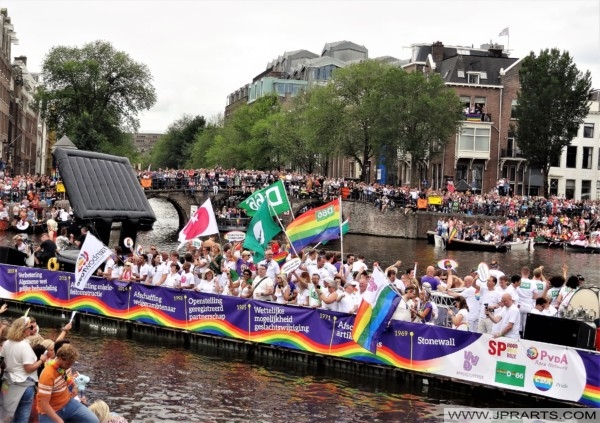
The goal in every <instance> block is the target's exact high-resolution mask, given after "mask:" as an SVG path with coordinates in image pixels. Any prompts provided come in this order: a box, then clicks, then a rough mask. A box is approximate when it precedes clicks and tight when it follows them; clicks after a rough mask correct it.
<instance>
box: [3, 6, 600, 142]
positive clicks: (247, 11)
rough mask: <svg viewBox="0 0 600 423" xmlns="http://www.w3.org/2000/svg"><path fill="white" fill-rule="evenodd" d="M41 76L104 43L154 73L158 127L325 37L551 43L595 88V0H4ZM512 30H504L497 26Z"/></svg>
mask: <svg viewBox="0 0 600 423" xmlns="http://www.w3.org/2000/svg"><path fill="white" fill-rule="evenodd" d="M0 7H2V8H7V9H8V15H9V16H10V17H11V19H12V24H13V25H14V30H15V31H16V32H17V36H18V39H19V45H14V46H13V52H12V53H13V54H12V55H13V57H14V56H20V55H24V56H27V68H28V70H29V71H30V72H39V71H40V70H41V64H42V62H43V60H44V57H45V55H46V54H47V53H48V52H49V50H50V49H51V48H52V47H53V46H58V45H68V46H82V45H83V44H85V43H88V42H92V41H95V40H106V41H109V42H111V43H112V44H113V46H114V47H115V48H116V49H117V50H121V51H124V52H126V53H128V54H129V56H130V57H131V58H132V59H133V60H136V61H138V62H142V63H144V64H146V65H147V66H148V67H149V69H150V72H151V74H152V76H153V84H154V87H155V88H156V93H157V102H156V105H155V106H154V107H153V108H152V109H151V110H149V111H146V112H144V113H142V114H140V115H139V119H140V132H165V131H166V130H167V128H168V127H169V125H170V124H172V123H173V122H175V121H176V120H178V119H180V118H181V117H182V116H183V115H184V114H189V115H202V116H204V117H205V118H206V119H208V120H213V119H214V118H215V117H216V116H217V114H219V113H221V114H222V113H223V112H224V109H225V105H226V99H227V96H228V94H230V93H231V92H233V91H235V90H237V89H238V88H240V87H242V86H243V85H245V84H247V83H250V82H251V81H252V78H253V77H254V76H256V75H258V74H259V73H261V72H263V71H264V70H265V69H266V66H267V63H268V62H270V61H271V60H273V59H275V58H277V57H278V56H279V55H282V54H283V53H284V52H285V51H293V50H299V49H306V50H309V51H312V52H314V53H317V54H321V51H322V50H323V46H324V45H325V43H327V42H335V41H341V40H348V41H352V42H354V43H356V44H359V45H364V46H365V47H367V49H368V50H369V57H371V58H375V57H378V56H393V57H396V58H398V59H407V58H409V57H410V53H411V50H410V45H411V44H418V43H433V42H436V41H441V42H442V43H444V45H453V46H474V47H479V46H480V45H481V44H484V43H489V42H490V41H492V42H495V43H499V44H504V45H505V46H506V47H508V48H509V49H510V56H511V57H523V56H525V55H527V54H529V53H530V52H531V51H533V52H534V53H536V54H539V52H540V51H541V50H542V49H546V48H559V49H560V50H566V51H568V52H569V54H570V55H571V57H572V58H573V60H574V61H575V63H576V65H577V67H578V69H579V70H580V71H587V70H589V71H590V72H591V73H592V81H593V87H594V88H600V1H598V0H569V1H566V0H563V1H557V0H549V1H542V0H503V1H486V0H477V1H476V0H469V1H454V0H441V1H438V0H417V1H413V0H405V1H404V0H387V1H368V0H360V1H359V0H344V1H342V0H320V1H309V0H304V1H285V0H279V1H255V0H245V1H234V0H221V1H209V0H168V1H159V0H102V1H93V0H52V1H50V0H0ZM507 27H508V28H509V37H500V36H499V34H500V32H502V30H503V29H504V28H507Z"/></svg>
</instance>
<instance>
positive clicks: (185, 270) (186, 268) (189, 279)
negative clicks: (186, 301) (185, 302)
mask: <svg viewBox="0 0 600 423" xmlns="http://www.w3.org/2000/svg"><path fill="white" fill-rule="evenodd" d="M180 283H181V288H183V289H194V288H195V287H196V277H195V276H194V274H193V273H192V265H191V263H190V262H188V261H186V262H185V263H183V266H182V275H181V280H180Z"/></svg>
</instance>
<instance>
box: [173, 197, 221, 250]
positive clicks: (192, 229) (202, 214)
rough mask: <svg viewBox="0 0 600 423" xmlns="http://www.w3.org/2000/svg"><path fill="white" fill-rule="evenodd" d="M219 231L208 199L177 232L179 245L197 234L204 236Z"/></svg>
mask: <svg viewBox="0 0 600 423" xmlns="http://www.w3.org/2000/svg"><path fill="white" fill-rule="evenodd" d="M218 233H219V226H218V225H217V218H216V216H215V212H214V210H213V207H212V203H211V202H210V199H208V200H206V201H205V202H204V204H202V206H200V207H198V210H196V213H194V215H193V216H192V217H191V218H190V221H189V222H188V223H187V225H185V227H184V228H183V229H182V230H181V232H179V243H180V244H179V247H180V248H181V247H182V246H183V245H185V243H186V242H188V241H191V240H192V239H194V238H198V237H199V236H206V235H212V234H218Z"/></svg>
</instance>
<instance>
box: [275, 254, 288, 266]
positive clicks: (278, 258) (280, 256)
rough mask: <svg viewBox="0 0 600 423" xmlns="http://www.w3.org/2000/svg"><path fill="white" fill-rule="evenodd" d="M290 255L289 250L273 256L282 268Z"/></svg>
mask: <svg viewBox="0 0 600 423" xmlns="http://www.w3.org/2000/svg"><path fill="white" fill-rule="evenodd" d="M288 254H289V253H288V251H287V250H283V251H280V252H278V253H277V254H273V260H275V261H276V262H277V264H279V265H280V266H281V265H282V264H283V263H285V260H286V259H287V256H288Z"/></svg>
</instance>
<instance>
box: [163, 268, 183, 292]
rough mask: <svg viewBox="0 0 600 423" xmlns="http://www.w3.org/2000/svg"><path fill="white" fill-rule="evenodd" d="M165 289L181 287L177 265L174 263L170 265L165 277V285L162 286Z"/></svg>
mask: <svg viewBox="0 0 600 423" xmlns="http://www.w3.org/2000/svg"><path fill="white" fill-rule="evenodd" d="M162 286H163V287H165V288H179V287H181V275H180V274H179V264H178V263H176V262H172V263H171V269H170V272H169V274H168V275H167V279H166V280H165V283H163V285H162Z"/></svg>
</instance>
